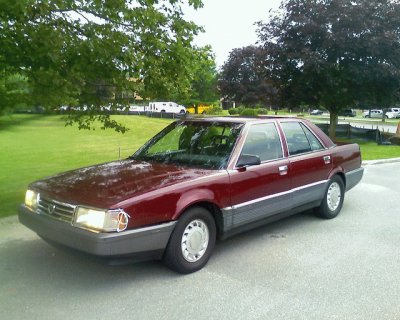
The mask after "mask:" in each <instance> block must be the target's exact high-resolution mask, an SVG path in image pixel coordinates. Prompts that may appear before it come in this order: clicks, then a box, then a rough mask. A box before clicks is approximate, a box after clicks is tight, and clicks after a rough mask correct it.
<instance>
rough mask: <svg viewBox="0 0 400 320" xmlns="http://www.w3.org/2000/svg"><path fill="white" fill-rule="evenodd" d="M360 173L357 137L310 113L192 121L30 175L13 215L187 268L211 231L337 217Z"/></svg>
mask: <svg viewBox="0 0 400 320" xmlns="http://www.w3.org/2000/svg"><path fill="white" fill-rule="evenodd" d="M362 175H363V168H362V167H361V156H360V149H359V147H358V145H356V144H347V145H340V146H337V145H335V144H334V143H333V142H332V141H331V140H330V139H329V138H328V137H327V136H326V135H325V134H324V133H323V132H322V131H321V130H320V129H319V128H318V127H316V126H315V125H314V124H312V123H311V122H309V121H307V120H303V119H295V118H265V119H243V118H207V119H189V120H182V121H177V122H174V123H172V124H171V125H169V126H168V127H166V128H165V129H164V130H162V131H161V132H160V133H158V134H157V135H156V136H155V137H153V138H152V139H151V140H149V141H148V142H147V143H146V144H145V145H144V146H142V147H141V148H140V149H139V150H138V151H137V152H136V153H135V154H134V155H132V156H131V157H130V158H128V159H125V160H121V161H114V162H110V163H105V164H100V165H95V166H91V167H86V168H81V169H77V170H74V171H69V172H65V173H61V174H59V175H57V176H53V177H50V178H46V179H43V180H40V181H36V182H34V183H32V184H31V185H30V186H29V188H28V190H27V192H26V197H25V203H24V204H23V205H21V207H20V210H19V219H20V221H21V223H23V224H24V225H26V226H27V227H29V228H30V229H32V230H33V231H35V232H36V233H38V234H39V235H40V236H41V237H42V238H43V239H45V240H47V241H49V242H51V243H57V244H62V245H64V246H67V247H71V248H74V249H77V250H81V251H84V252H87V253H90V254H94V255H99V256H125V255H134V256H136V257H137V258H139V259H144V258H155V259H163V260H164V262H165V263H166V264H167V265H168V266H169V267H170V268H172V269H173V270H176V271H178V272H182V273H190V272H193V271H196V270H199V269H201V268H202V267H203V266H204V265H205V264H206V263H207V261H208V259H209V258H210V256H211V254H212V251H213V248H214V245H215V241H216V239H217V238H221V239H224V238H227V237H229V236H231V235H234V234H236V233H239V232H242V231H245V230H248V229H251V228H254V227H257V226H259V225H262V224H265V223H268V222H271V221H274V220H277V219H280V218H282V217H286V216H289V215H292V214H295V213H298V212H301V211H304V210H307V209H311V208H315V212H316V213H317V214H318V215H319V216H321V217H323V218H327V219H330V218H334V217H335V216H337V215H338V214H339V212H340V210H341V208H342V204H343V200H344V195H345V192H346V191H347V190H349V189H351V188H352V187H354V186H355V185H356V184H357V183H358V182H359V181H360V180H361V178H362Z"/></svg>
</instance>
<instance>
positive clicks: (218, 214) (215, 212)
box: [176, 201, 223, 237]
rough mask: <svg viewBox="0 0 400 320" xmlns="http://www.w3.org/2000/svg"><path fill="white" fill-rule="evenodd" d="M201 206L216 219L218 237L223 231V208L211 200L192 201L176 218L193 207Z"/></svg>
mask: <svg viewBox="0 0 400 320" xmlns="http://www.w3.org/2000/svg"><path fill="white" fill-rule="evenodd" d="M194 207H200V208H204V209H206V210H207V211H209V212H210V213H211V215H212V217H213V219H214V221H215V226H216V228H217V237H220V236H221V235H222V233H223V218H222V211H221V209H220V208H219V207H218V206H217V205H216V204H215V203H213V202H211V201H199V202H195V203H191V204H190V205H188V206H187V207H185V208H184V209H183V210H182V211H181V212H180V213H179V215H177V216H176V219H179V218H180V217H181V216H182V215H183V214H185V212H186V211H187V210H189V209H191V208H194Z"/></svg>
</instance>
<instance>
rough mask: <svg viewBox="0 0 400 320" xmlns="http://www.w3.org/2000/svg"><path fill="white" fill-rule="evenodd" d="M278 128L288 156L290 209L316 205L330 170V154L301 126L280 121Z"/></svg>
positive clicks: (296, 123)
mask: <svg viewBox="0 0 400 320" xmlns="http://www.w3.org/2000/svg"><path fill="white" fill-rule="evenodd" d="M281 127H282V130H283V132H284V135H285V138H286V143H287V147H288V152H289V173H290V177H291V187H292V192H293V198H292V201H293V208H296V207H301V206H304V205H307V206H310V204H313V203H314V204H315V205H318V204H319V202H320V200H321V199H322V197H323V195H324V192H325V186H326V183H327V180H328V178H329V174H330V172H331V170H332V156H331V152H330V150H329V149H326V148H325V147H324V145H323V144H322V142H321V141H320V140H319V139H318V138H317V137H316V136H315V135H314V134H313V133H312V131H311V130H310V129H309V128H308V127H307V126H306V125H305V124H304V123H302V122H296V121H287V122H285V121H281Z"/></svg>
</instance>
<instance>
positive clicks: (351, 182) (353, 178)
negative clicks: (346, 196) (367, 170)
mask: <svg viewBox="0 0 400 320" xmlns="http://www.w3.org/2000/svg"><path fill="white" fill-rule="evenodd" d="M363 174H364V168H363V167H361V168H358V169H356V170H352V171H350V172H347V173H346V191H349V190H350V189H351V188H353V187H354V186H356V185H357V184H358V183H359V182H360V181H361V179H362V177H363Z"/></svg>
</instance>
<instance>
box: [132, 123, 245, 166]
mask: <svg viewBox="0 0 400 320" xmlns="http://www.w3.org/2000/svg"><path fill="white" fill-rule="evenodd" d="M242 127H243V125H242V124H239V123H227V122H224V123H221V122H202V121H182V122H174V123H172V124H171V125H169V126H168V127H166V128H165V129H164V130H162V131H161V132H160V133H159V134H157V135H156V136H155V137H154V138H152V139H151V140H149V141H148V142H147V143H146V144H145V145H144V146H143V147H142V148H140V149H139V150H138V151H137V152H136V153H135V154H134V155H133V156H132V157H131V158H132V159H135V160H140V161H149V162H158V163H165V164H177V165H183V166H190V167H198V168H205V169H224V168H226V166H227V163H228V160H229V157H230V155H231V152H232V149H233V147H234V145H235V143H236V140H237V137H238V135H239V132H240V130H241V128H242Z"/></svg>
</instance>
